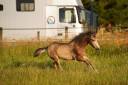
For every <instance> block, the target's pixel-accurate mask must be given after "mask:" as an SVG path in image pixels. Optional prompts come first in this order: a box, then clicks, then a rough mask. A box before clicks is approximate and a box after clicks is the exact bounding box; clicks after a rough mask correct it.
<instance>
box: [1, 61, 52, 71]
mask: <svg viewBox="0 0 128 85" xmlns="http://www.w3.org/2000/svg"><path fill="white" fill-rule="evenodd" d="M20 67H24V68H28V67H37V68H39V69H48V68H50V69H52V68H53V66H52V62H51V61H46V62H21V61H15V62H12V63H10V64H8V65H6V66H4V67H3V68H5V69H6V68H20Z"/></svg>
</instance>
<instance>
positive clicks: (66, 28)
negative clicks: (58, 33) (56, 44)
mask: <svg viewBox="0 0 128 85" xmlns="http://www.w3.org/2000/svg"><path fill="white" fill-rule="evenodd" d="M67 39H68V27H65V40H67Z"/></svg>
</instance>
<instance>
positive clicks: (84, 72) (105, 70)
mask: <svg viewBox="0 0 128 85" xmlns="http://www.w3.org/2000/svg"><path fill="white" fill-rule="evenodd" d="M41 46H44V45H43V44H41V43H36V44H33V43H27V44H15V43H12V44H7V45H3V46H0V85H128V46H124V45H121V46H116V45H114V44H113V45H110V44H109V45H108V44H101V50H100V51H95V49H93V48H92V47H90V46H88V47H87V48H86V49H85V51H86V53H87V55H88V56H89V58H90V59H91V61H92V62H93V64H94V65H95V67H96V68H97V70H98V71H99V73H95V72H94V71H93V70H91V69H89V68H87V66H86V65H85V64H84V63H80V62H77V61H63V60H62V61H61V65H62V67H63V69H64V71H60V70H55V69H54V68H53V67H52V61H51V60H50V58H49V57H48V55H47V53H44V54H42V55H41V56H40V57H38V58H33V56H32V54H33V52H34V50H35V49H36V48H38V47H41Z"/></svg>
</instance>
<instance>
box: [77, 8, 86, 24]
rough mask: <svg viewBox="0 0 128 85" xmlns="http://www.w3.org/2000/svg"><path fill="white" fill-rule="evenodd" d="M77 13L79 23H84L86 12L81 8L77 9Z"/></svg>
mask: <svg viewBox="0 0 128 85" xmlns="http://www.w3.org/2000/svg"><path fill="white" fill-rule="evenodd" d="M77 13H78V18H79V23H83V22H86V11H85V9H83V8H80V7H77Z"/></svg>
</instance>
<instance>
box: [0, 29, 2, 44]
mask: <svg viewBox="0 0 128 85" xmlns="http://www.w3.org/2000/svg"><path fill="white" fill-rule="evenodd" d="M2 31H3V30H2V27H0V42H1V41H2V34H3V32H2Z"/></svg>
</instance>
